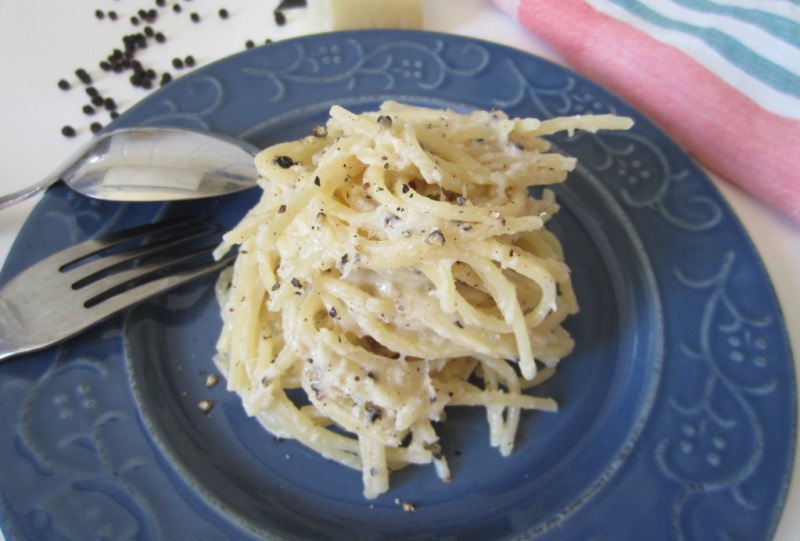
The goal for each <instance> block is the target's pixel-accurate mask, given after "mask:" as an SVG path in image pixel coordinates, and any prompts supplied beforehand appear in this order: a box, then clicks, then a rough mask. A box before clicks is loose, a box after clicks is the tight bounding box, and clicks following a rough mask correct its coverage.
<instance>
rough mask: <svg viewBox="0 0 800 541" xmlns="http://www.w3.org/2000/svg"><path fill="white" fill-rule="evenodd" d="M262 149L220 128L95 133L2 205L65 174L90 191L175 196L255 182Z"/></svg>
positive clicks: (105, 195) (107, 195)
mask: <svg viewBox="0 0 800 541" xmlns="http://www.w3.org/2000/svg"><path fill="white" fill-rule="evenodd" d="M258 151H259V149H258V148H257V147H255V146H253V145H251V144H249V143H247V142H245V141H242V140H240V139H236V138H233V137H226V136H223V135H219V134H212V133H207V132H199V131H192V130H186V129H180V128H167V127H137V128H122V129H118V130H111V131H108V132H104V133H101V134H99V135H98V136H96V137H95V138H93V139H92V140H91V141H89V142H88V143H87V144H86V145H85V146H83V147H82V148H81V149H80V150H78V151H77V152H76V153H75V154H73V155H72V156H71V157H70V158H69V159H68V160H66V161H65V162H64V163H63V164H62V165H61V166H60V167H59V168H57V169H56V170H55V171H53V173H52V174H50V175H49V176H48V177H47V178H45V179H43V180H42V181H41V182H39V183H37V184H34V185H32V186H30V187H28V188H25V189H23V190H20V191H18V192H15V193H12V194H9V195H7V196H5V197H1V198H0V209H3V208H6V207H9V206H11V205H14V204H16V203H19V202H20V201H23V200H25V199H28V198H30V197H33V196H34V195H36V194H38V193H39V192H42V191H44V190H45V189H47V188H48V187H49V186H50V185H52V184H54V183H56V182H58V181H59V180H61V181H63V182H64V183H66V184H67V185H68V186H70V187H71V188H72V189H74V190H76V191H77V192H80V193H82V194H84V195H86V196H88V197H93V198H96V199H109V200H113V201H173V200H178V199H197V198H202V197H214V196H219V195H225V194H229V193H234V192H238V191H241V190H246V189H248V188H252V187H253V186H255V185H256V180H257V179H258V172H257V171H256V167H255V164H254V157H255V155H256V154H257V153H258Z"/></svg>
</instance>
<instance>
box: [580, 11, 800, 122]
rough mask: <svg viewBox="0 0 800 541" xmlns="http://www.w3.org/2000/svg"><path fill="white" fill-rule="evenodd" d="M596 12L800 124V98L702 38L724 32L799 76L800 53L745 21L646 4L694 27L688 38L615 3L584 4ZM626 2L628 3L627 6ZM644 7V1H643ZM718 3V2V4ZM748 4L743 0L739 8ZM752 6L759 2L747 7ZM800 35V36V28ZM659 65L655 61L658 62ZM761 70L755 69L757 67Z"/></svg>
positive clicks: (799, 26) (683, 33) (681, 22)
mask: <svg viewBox="0 0 800 541" xmlns="http://www.w3.org/2000/svg"><path fill="white" fill-rule="evenodd" d="M586 1H587V3H589V4H590V5H591V6H592V7H594V8H595V9H596V10H597V11H600V12H602V13H604V14H606V15H608V16H610V17H613V18H615V19H617V20H619V21H622V22H624V23H626V24H629V25H631V26H633V27H635V28H637V29H639V30H641V31H643V32H645V33H646V34H648V35H650V36H652V37H653V38H655V39H657V40H658V41H661V42H662V43H665V44H667V45H671V46H673V47H676V48H678V49H680V50H681V51H683V52H684V53H686V54H687V55H689V56H691V57H692V58H694V59H695V60H697V61H698V62H699V63H700V64H702V65H703V66H705V67H706V68H707V69H709V70H711V71H712V72H713V73H715V74H716V75H717V76H718V77H720V78H721V79H722V80H723V81H725V82H726V83H728V84H729V85H731V86H733V87H735V88H737V89H739V90H740V91H741V92H743V93H744V94H746V95H747V96H749V97H750V98H751V99H753V100H754V101H756V102H757V103H758V104H759V105H760V106H761V107H763V108H764V109H766V110H768V111H772V112H774V113H777V114H780V115H783V116H786V117H789V118H795V119H800V98H798V97H797V96H792V95H790V94H787V93H785V92H782V91H781V90H779V89H776V88H773V87H772V86H770V84H768V83H767V82H765V81H762V80H760V79H759V78H758V77H756V76H754V75H753V74H752V73H748V72H747V71H745V70H744V69H743V68H742V67H741V66H738V65H736V64H735V63H734V62H732V61H731V60H730V59H729V58H726V57H725V56H723V55H722V54H721V53H720V52H718V51H717V50H715V49H713V48H712V47H710V46H709V45H708V43H706V42H705V41H704V40H703V39H702V38H701V37H699V36H700V35H702V33H703V32H704V31H706V30H707V29H708V28H712V29H715V30H718V31H720V32H724V33H725V34H727V35H729V36H731V37H732V38H733V39H736V40H738V41H739V42H740V43H741V45H742V46H744V47H748V48H749V49H750V50H751V51H752V52H754V53H756V54H758V55H760V56H762V57H763V58H764V59H766V60H769V61H771V62H773V63H774V64H776V65H779V66H781V67H783V68H784V69H786V70H787V71H789V72H791V73H794V74H798V75H800V49H798V48H796V47H792V46H791V45H790V44H788V43H786V42H785V41H783V40H780V39H778V38H776V37H774V36H773V35H771V34H769V33H768V32H765V31H764V30H762V29H761V28H759V27H757V26H754V25H749V24H747V23H746V22H743V21H741V20H737V19H734V18H732V17H726V16H721V15H716V14H709V13H703V12H699V11H694V10H691V9H687V8H685V7H683V6H680V5H677V4H675V3H674V2H672V1H671V0H654V1H650V2H644V3H643V4H644V5H645V6H646V7H648V8H650V9H651V10H653V11H654V12H656V13H657V14H658V15H661V16H663V17H666V18H668V19H670V20H671V21H674V22H677V23H679V24H683V25H691V26H692V27H693V31H694V29H696V34H689V33H686V32H683V31H681V30H678V29H674V28H667V27H665V26H662V25H660V24H658V23H654V22H651V21H649V20H646V19H644V18H642V17H640V16H638V15H636V14H634V13H631V12H630V11H628V10H627V9H626V8H625V7H624V6H622V5H619V4H618V3H617V2H615V1H614V0H586ZM623 3H624V2H623ZM639 3H640V4H642V2H639ZM717 3H718V4H719V3H720V2H717ZM745 3H746V2H745V1H744V0H740V1H739V2H738V4H740V5H743V4H745ZM748 3H749V4H750V5H751V6H752V5H754V4H761V1H753V0H751V1H750V2H748ZM797 24H798V31H800V23H797ZM654 61H656V59H654ZM756 69H757V68H756Z"/></svg>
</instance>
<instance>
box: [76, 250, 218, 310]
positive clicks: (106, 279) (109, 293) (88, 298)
mask: <svg viewBox="0 0 800 541" xmlns="http://www.w3.org/2000/svg"><path fill="white" fill-rule="evenodd" d="M170 244H172V245H177V244H179V242H177V241H175V242H172V243H170ZM216 247H217V245H209V246H203V247H202V248H197V249H193V250H191V251H187V252H185V253H178V254H176V255H173V256H170V257H169V258H167V259H163V260H162V259H158V260H154V261H148V262H146V263H143V264H140V265H136V266H135V267H132V268H129V269H125V270H121V271H119V272H115V273H113V274H110V275H108V276H103V277H100V278H97V279H95V280H94V281H92V282H90V283H85V282H86V281H87V280H86V279H81V280H80V281H79V283H77V284H73V286H72V288H73V289H75V290H77V291H79V293H80V295H81V297H82V298H83V299H85V300H84V302H83V305H84V306H85V307H86V308H91V307H93V306H95V305H98V304H100V303H102V302H103V301H104V300H105V299H107V298H113V297H114V296H115V295H117V294H119V293H120V292H121V291H123V290H124V289H130V288H131V287H135V285H136V284H137V283H142V282H144V281H146V280H148V278H149V277H152V276H155V275H157V274H158V273H159V272H162V271H168V270H169V269H170V268H176V269H180V268H181V265H182V264H184V263H189V262H191V261H192V260H194V259H196V258H199V257H200V256H203V255H209V254H210V253H211V252H213V251H214V249H215V248H216ZM148 254H150V252H148ZM128 285H130V287H126V286H128Z"/></svg>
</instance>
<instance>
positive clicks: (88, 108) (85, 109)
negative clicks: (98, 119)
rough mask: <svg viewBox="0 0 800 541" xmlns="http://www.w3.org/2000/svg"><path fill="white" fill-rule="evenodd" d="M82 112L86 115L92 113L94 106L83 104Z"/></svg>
mask: <svg viewBox="0 0 800 541" xmlns="http://www.w3.org/2000/svg"><path fill="white" fill-rule="evenodd" d="M83 113H84V114H86V115H93V114H94V107H92V106H91V105H84V106H83Z"/></svg>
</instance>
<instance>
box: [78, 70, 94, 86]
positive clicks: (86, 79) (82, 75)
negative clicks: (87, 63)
mask: <svg viewBox="0 0 800 541" xmlns="http://www.w3.org/2000/svg"><path fill="white" fill-rule="evenodd" d="M75 76H76V77H77V78H78V79H79V80H80V82H82V83H84V84H87V85H89V84H92V76H91V75H89V72H87V71H86V70H85V69H83V68H78V69H76V70H75Z"/></svg>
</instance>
